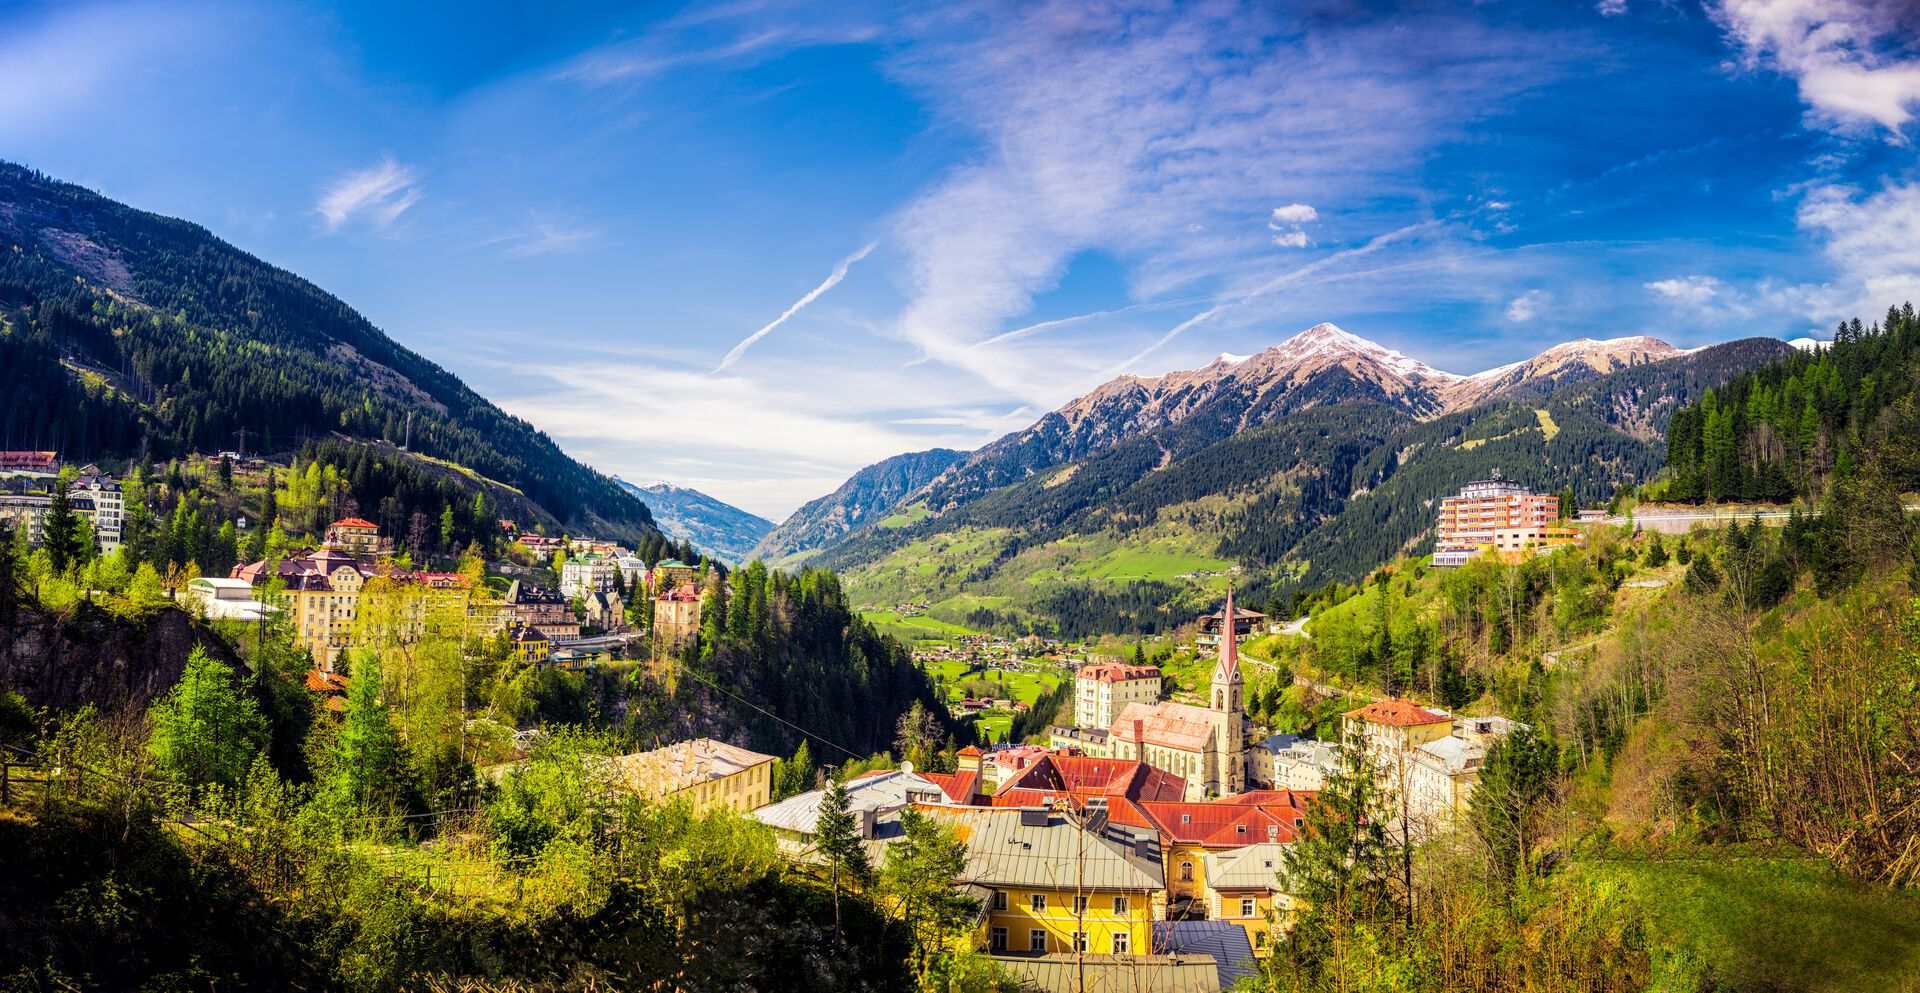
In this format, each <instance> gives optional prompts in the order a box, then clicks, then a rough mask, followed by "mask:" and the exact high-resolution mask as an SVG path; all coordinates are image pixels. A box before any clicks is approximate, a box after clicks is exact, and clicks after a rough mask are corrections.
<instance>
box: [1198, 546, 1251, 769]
mask: <svg viewBox="0 0 1920 993" xmlns="http://www.w3.org/2000/svg"><path fill="white" fill-rule="evenodd" d="M1221 617H1222V620H1221V624H1220V656H1219V661H1217V662H1215V663H1214V664H1213V684H1212V685H1211V686H1209V687H1208V689H1207V692H1208V696H1209V697H1210V701H1209V702H1211V703H1212V704H1213V706H1212V707H1211V708H1210V709H1211V710H1212V714H1210V715H1209V717H1210V722H1211V723H1212V725H1213V742H1212V752H1213V756H1212V770H1211V772H1212V777H1211V779H1212V781H1211V782H1210V783H1209V784H1208V788H1209V789H1210V790H1211V791H1212V792H1213V793H1215V794H1216V795H1220V796H1226V795H1228V794H1233V793H1238V792H1240V790H1241V789H1242V788H1243V786H1244V784H1245V783H1246V773H1247V767H1246V766H1247V760H1246V752H1245V748H1246V740H1245V731H1244V726H1245V706H1246V705H1245V701H1244V699H1243V698H1242V694H1243V692H1244V690H1243V685H1242V683H1241V680H1240V638H1239V629H1240V625H1239V620H1240V618H1239V612H1238V611H1236V610H1234V607H1233V586H1232V585H1231V584H1229V585H1228V586H1227V608H1226V610H1224V611H1222V612H1221Z"/></svg>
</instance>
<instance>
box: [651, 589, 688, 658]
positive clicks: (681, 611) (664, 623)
mask: <svg viewBox="0 0 1920 993" xmlns="http://www.w3.org/2000/svg"><path fill="white" fill-rule="evenodd" d="M699 633H700V588H699V587H697V586H691V585H688V586H679V587H675V588H674V589H671V590H668V591H666V592H665V593H662V594H660V595H659V596H657V597H654V598H653V644H654V647H655V650H656V651H659V652H671V651H673V650H674V649H676V648H678V647H679V646H681V645H683V644H686V642H687V641H688V640H690V639H692V638H693V637H694V636H696V635H698V634H699Z"/></svg>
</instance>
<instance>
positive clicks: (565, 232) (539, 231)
mask: <svg viewBox="0 0 1920 993" xmlns="http://www.w3.org/2000/svg"><path fill="white" fill-rule="evenodd" d="M599 239H600V232H598V231H595V230H593V229H592V228H572V227H566V226H563V225H559V224H552V223H549V222H546V221H540V222H536V223H535V224H534V226H533V230H532V231H528V232H526V233H524V234H520V235H514V236H511V237H509V238H508V239H506V240H507V242H508V244H507V254H508V255H512V256H515V257H516V258H525V257H527V256H531V255H550V254H553V253H555V252H579V251H585V250H586V249H588V248H590V247H592V246H593V244H594V243H595V242H597V241H598V240H599Z"/></svg>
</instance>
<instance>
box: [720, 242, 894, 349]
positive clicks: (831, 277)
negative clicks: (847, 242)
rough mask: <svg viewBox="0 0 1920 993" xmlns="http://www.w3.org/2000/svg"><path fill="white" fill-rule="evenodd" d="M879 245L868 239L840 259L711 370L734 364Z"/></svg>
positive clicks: (836, 282)
mask: <svg viewBox="0 0 1920 993" xmlns="http://www.w3.org/2000/svg"><path fill="white" fill-rule="evenodd" d="M879 247H880V243H879V242H877V241H870V242H867V243H866V244H865V245H864V246H862V247H861V248H860V250H859V251H857V252H854V253H853V254H852V255H849V256H847V257H846V258H844V259H841V260H840V261H839V263H838V264H836V265H835V266H834V267H833V271H832V272H830V273H828V274H827V278H826V279H824V280H822V281H821V283H820V285H819V286H816V287H814V288H813V289H811V290H808V291H807V292H806V295H804V296H802V297H801V298H800V299H798V300H795V301H794V302H793V305H792V306H790V307H788V308H787V309H786V310H783V311H781V312H780V316H779V317H776V318H774V319H773V320H771V321H769V322H767V324H766V325H765V326H764V327H762V328H761V329H760V330H758V331H755V332H754V333H752V334H750V335H747V336H746V337H745V338H743V339H741V341H740V344H738V345H735V346H733V348H732V350H731V351H729V352H727V355H726V357H725V358H723V359H721V360H720V364H719V365H717V366H714V368H713V371H714V372H725V371H726V369H727V367H728V366H730V365H732V364H734V363H735V362H738V361H740V356H742V355H745V354H747V349H749V348H752V347H753V344H754V342H757V341H759V340H760V339H762V338H765V337H766V336H767V335H770V334H772V333H773V329H774V328H777V327H779V326H780V325H782V324H785V323H787V319H788V318H790V317H792V316H793V315H795V314H798V313H799V312H800V311H802V310H804V309H806V306H807V304H810V303H812V302H814V301H815V300H818V299H820V295H821V294H823V293H825V292H827V291H828V290H830V289H833V288H834V287H835V286H838V285H840V281H841V280H843V279H845V278H847V270H848V269H851V268H853V264H854V263H855V262H858V261H860V260H861V259H864V258H866V257H867V255H868V254H869V253H871V252H872V251H873V250H874V249H876V248H879Z"/></svg>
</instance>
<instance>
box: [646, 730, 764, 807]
mask: <svg viewBox="0 0 1920 993" xmlns="http://www.w3.org/2000/svg"><path fill="white" fill-rule="evenodd" d="M773 763H774V757H773V756H771V755H762V754H760V753H759V752H753V751H748V750H747V749H745V748H741V747H739V746H738V745H729V744H727V743H726V742H724V741H715V740H713V739H712V738H695V739H693V740H692V741H682V742H676V743H675V744H671V745H668V746H667V747H665V748H656V749H654V750H653V751H651V752H639V753H637V754H634V755H622V756H620V757H618V758H615V759H610V760H609V765H610V768H609V770H608V772H609V780H610V784H609V785H611V786H613V787H614V788H616V789H618V790H621V791H622V792H626V793H631V794H634V795H636V796H639V797H641V798H642V799H646V800H652V801H654V802H657V803H670V802H672V801H674V800H678V799H681V798H685V799H686V800H688V801H689V802H691V803H692V804H693V812H694V813H695V814H704V813H707V812H708V811H712V810H718V809H720V808H723V807H725V808H730V809H733V810H736V811H739V812H740V813H743V814H744V813H746V812H748V811H751V810H758V809H759V808H761V807H764V806H766V805H767V802H768V801H769V800H770V799H771V798H772V796H773Z"/></svg>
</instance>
